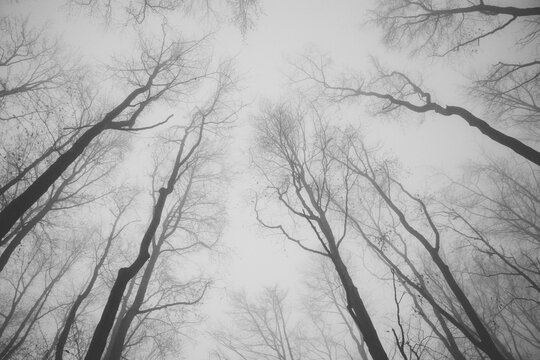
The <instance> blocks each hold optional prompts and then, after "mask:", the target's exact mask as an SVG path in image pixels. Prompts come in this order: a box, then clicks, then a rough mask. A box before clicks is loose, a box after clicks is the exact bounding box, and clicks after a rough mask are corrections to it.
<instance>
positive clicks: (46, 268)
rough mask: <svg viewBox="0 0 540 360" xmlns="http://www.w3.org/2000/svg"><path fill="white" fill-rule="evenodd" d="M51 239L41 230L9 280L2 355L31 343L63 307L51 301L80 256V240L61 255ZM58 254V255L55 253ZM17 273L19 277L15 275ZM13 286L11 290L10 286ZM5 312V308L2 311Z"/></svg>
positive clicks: (0, 345)
mask: <svg viewBox="0 0 540 360" xmlns="http://www.w3.org/2000/svg"><path fill="white" fill-rule="evenodd" d="M50 241H51V240H50V239H47V234H46V233H42V234H41V236H40V237H38V238H37V242H36V243H35V244H34V245H35V250H32V251H30V252H28V253H27V254H28V257H25V259H24V260H26V261H21V262H20V266H19V267H18V268H17V269H12V271H13V272H14V273H12V274H9V275H10V276H9V277H8V278H7V279H6V283H8V284H10V285H11V286H6V287H5V288H6V290H7V292H6V295H7V294H9V293H11V295H12V300H11V301H10V303H9V308H8V309H6V310H7V312H6V313H5V314H6V315H5V316H2V317H3V318H4V319H3V324H2V327H1V328H0V336H1V338H2V341H1V342H0V358H1V359H9V358H12V357H13V356H14V355H15V354H16V353H17V352H19V351H21V350H23V347H24V345H27V344H31V342H30V341H28V338H29V337H30V336H31V334H32V332H33V331H34V330H35V329H36V328H37V327H38V325H39V323H40V322H41V321H43V320H44V319H45V318H46V317H47V316H48V315H49V314H51V313H53V312H55V311H57V310H58V309H59V308H61V306H62V304H55V303H54V301H50V300H51V298H52V297H51V294H52V293H53V289H54V288H55V287H57V286H58V285H59V283H60V281H61V279H62V278H63V277H64V276H65V275H66V274H67V272H68V270H69V269H70V268H71V267H72V266H73V265H74V263H75V262H76V261H77V259H78V258H79V257H80V255H81V250H82V246H80V245H81V244H80V243H72V244H71V246H70V247H69V248H66V249H64V250H66V251H67V254H66V255H65V256H63V257H60V258H58V256H57V253H58V251H59V249H58V248H55V247H53V246H49V245H48V243H49V242H50ZM55 255H56V256H55ZM15 274H17V276H14V275H15ZM10 288H11V289H10ZM2 313H3V314H4V310H3V311H2Z"/></svg>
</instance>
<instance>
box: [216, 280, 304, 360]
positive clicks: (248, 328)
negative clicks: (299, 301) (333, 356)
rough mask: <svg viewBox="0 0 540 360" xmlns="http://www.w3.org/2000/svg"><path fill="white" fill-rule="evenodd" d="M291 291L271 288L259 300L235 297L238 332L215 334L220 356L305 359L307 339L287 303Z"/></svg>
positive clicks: (288, 359)
mask: <svg viewBox="0 0 540 360" xmlns="http://www.w3.org/2000/svg"><path fill="white" fill-rule="evenodd" d="M286 296H287V294H286V293H285V292H284V291H282V290H279V289H278V288H277V287H273V288H267V289H265V290H264V293H263V294H262V295H261V297H260V298H259V299H258V300H256V301H253V302H252V301H249V300H248V298H247V296H246V294H245V293H238V294H236V295H235V296H234V298H233V301H234V308H235V310H234V311H235V321H236V323H237V324H238V328H239V329H238V332H237V333H235V334H232V332H220V333H216V334H215V335H214V337H215V338H216V340H217V341H218V343H219V345H220V348H221V349H220V350H218V351H217V353H216V354H219V355H218V356H219V357H220V358H221V357H224V358H229V356H230V355H227V354H232V356H233V358H239V359H244V360H248V359H280V360H295V359H300V358H302V354H303V353H304V349H303V347H304V345H305V344H304V342H303V341H302V337H301V335H300V331H299V329H298V323H297V322H293V321H292V319H291V314H290V312H289V311H288V307H287V305H286Z"/></svg>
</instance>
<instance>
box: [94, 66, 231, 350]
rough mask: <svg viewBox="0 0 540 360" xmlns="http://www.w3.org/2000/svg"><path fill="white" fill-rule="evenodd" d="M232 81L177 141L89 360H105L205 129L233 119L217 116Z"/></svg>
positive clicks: (224, 80)
mask: <svg viewBox="0 0 540 360" xmlns="http://www.w3.org/2000/svg"><path fill="white" fill-rule="evenodd" d="M230 80H231V79H230V74H227V73H225V72H223V73H222V74H221V76H220V77H219V79H218V83H217V86H216V91H215V94H214V95H213V98H212V99H211V100H210V102H209V104H208V105H207V106H205V107H204V108H202V109H200V110H198V111H197V112H196V113H195V114H194V115H193V117H192V119H191V121H190V123H189V125H188V126H187V127H186V128H185V129H184V133H183V135H182V137H181V138H180V139H178V140H177V141H176V142H177V144H178V151H177V153H176V158H175V160H174V162H173V164H172V168H171V172H170V175H169V176H168V178H167V180H166V182H165V183H164V184H163V186H162V187H161V188H160V189H159V190H158V194H159V196H158V198H157V200H156V201H155V205H154V206H153V211H152V217H151V220H150V223H149V225H148V228H147V229H146V231H145V233H144V236H143V237H142V239H141V242H140V247H139V252H138V254H137V257H136V259H135V260H134V261H133V262H132V263H131V264H130V265H129V266H127V267H123V268H121V269H120V270H119V271H118V274H117V276H116V279H115V281H114V284H113V286H112V288H111V291H110V294H109V297H108V299H107V303H106V305H105V307H104V308H103V312H102V315H101V318H100V321H99V322H98V324H97V326H96V328H95V331H94V335H93V337H92V341H91V343H90V346H89V348H88V351H87V353H86V356H85V359H86V360H90V359H100V358H101V355H102V354H103V351H104V350H105V346H106V343H107V338H108V336H109V333H110V331H111V328H112V326H113V322H114V319H115V317H116V314H117V312H118V308H119V305H120V302H121V301H122V297H123V295H124V292H125V289H126V287H127V285H128V283H129V281H130V280H131V279H133V278H134V277H135V276H136V275H137V273H138V272H139V271H140V270H141V269H142V267H143V266H144V265H145V263H146V262H147V261H148V259H149V258H150V253H149V248H150V245H151V242H152V239H153V238H154V237H155V235H156V231H157V228H158V226H159V224H160V222H161V218H162V213H163V210H164V208H165V203H166V201H167V198H168V197H169V195H171V194H172V192H173V190H174V188H175V186H176V184H177V182H178V181H179V179H180V178H182V177H183V176H184V175H185V174H186V171H187V169H188V168H189V164H190V161H191V160H192V157H193V156H194V154H195V153H196V150H197V149H198V148H199V145H200V144H201V141H202V139H203V133H204V130H205V128H206V127H207V126H209V125H210V126H211V125H212V124H223V123H225V122H226V121H227V119H228V118H229V117H230V116H232V115H228V116H226V117H225V120H224V119H219V117H217V115H216V112H218V111H219V110H221V105H222V102H223V97H224V96H226V92H227V91H228V88H229V87H230V86H231V83H230ZM216 117H217V118H216ZM192 138H193V139H192Z"/></svg>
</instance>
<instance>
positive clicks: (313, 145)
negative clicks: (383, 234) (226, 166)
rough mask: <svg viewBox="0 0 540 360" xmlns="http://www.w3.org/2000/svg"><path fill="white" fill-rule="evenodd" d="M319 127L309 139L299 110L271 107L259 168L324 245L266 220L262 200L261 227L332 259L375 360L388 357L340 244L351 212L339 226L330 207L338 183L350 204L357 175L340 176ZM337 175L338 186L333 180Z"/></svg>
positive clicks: (262, 128) (263, 121)
mask: <svg viewBox="0 0 540 360" xmlns="http://www.w3.org/2000/svg"><path fill="white" fill-rule="evenodd" d="M316 129H317V130H316V131H315V133H316V134H317V136H315V137H313V138H311V137H309V135H308V133H307V132H306V127H305V124H304V119H303V115H302V113H301V112H295V111H293V110H291V109H290V108H288V107H287V106H285V105H282V106H276V107H274V108H268V109H266V111H265V112H264V113H263V114H262V115H261V117H260V118H259V138H258V142H259V144H261V147H260V150H261V160H260V161H259V167H260V168H261V172H262V174H263V176H265V178H266V180H267V183H268V191H269V193H270V195H269V196H270V197H272V198H275V199H276V200H277V201H278V203H279V204H280V205H281V206H283V208H284V210H285V212H288V213H289V214H290V215H291V216H292V217H293V219H299V220H301V221H302V222H305V224H306V225H307V226H309V229H310V231H312V235H311V236H312V237H313V236H315V238H316V239H317V240H318V241H317V243H318V246H317V245H316V247H312V246H310V245H305V241H302V240H301V239H299V238H298V235H293V234H291V233H290V230H287V229H286V228H285V226H283V225H281V224H280V225H275V224H272V223H270V222H268V221H267V220H264V219H263V218H262V216H261V215H260V211H259V209H258V207H257V204H256V206H255V211H256V215H257V219H258V221H259V223H260V224H261V225H263V226H264V227H266V228H268V229H273V230H277V231H278V232H279V233H281V234H282V235H283V236H284V237H285V238H287V239H288V240H289V241H291V242H293V243H295V244H297V245H298V246H300V247H301V248H302V249H304V250H306V251H308V252H311V253H314V254H317V255H321V256H324V257H327V258H329V259H330V260H331V261H332V263H333V264H334V267H335V269H336V272H337V273H338V275H339V277H340V280H341V283H342V285H343V287H344V289H345V293H346V298H347V310H348V312H349V315H350V316H351V317H352V319H353V320H354V323H355V324H356V326H357V327H358V329H359V330H360V332H361V333H362V336H363V338H364V340H365V342H366V345H367V347H368V349H369V352H370V354H371V356H372V358H373V359H375V360H379V359H388V355H387V353H386V351H385V350H384V347H383V345H382V342H381V340H380V338H379V335H378V333H377V330H376V329H375V326H374V324H373V322H372V319H371V316H370V315H369V313H368V311H367V309H366V306H365V304H364V301H363V300H362V298H361V296H360V293H359V291H358V289H357V287H356V285H355V283H354V281H353V279H352V277H351V275H350V273H349V270H348V268H347V265H346V264H345V262H344V261H343V258H342V256H341V253H340V246H341V245H342V242H343V240H344V239H345V236H346V234H347V219H348V218H347V216H345V217H344V218H342V220H341V223H339V222H338V225H336V223H335V221H334V222H333V221H332V218H331V213H330V211H329V205H330V203H331V199H332V197H333V191H334V190H333V187H334V186H340V187H341V188H342V189H343V192H342V196H343V201H344V203H345V204H348V200H349V199H348V190H349V188H350V186H351V183H350V181H352V179H351V176H350V173H349V172H348V171H349V170H348V169H347V170H346V171H345V173H343V174H340V175H342V176H336V171H339V169H337V168H336V163H335V161H334V160H332V159H331V158H330V156H329V153H328V144H329V142H330V137H329V136H327V134H326V132H325V131H324V126H320V127H318V128H316ZM311 141H313V142H311ZM331 174H332V175H331ZM336 178H338V180H337V181H336V182H337V184H335V183H334V180H333V179H336ZM346 206H347V205H346ZM295 227H296V226H295Z"/></svg>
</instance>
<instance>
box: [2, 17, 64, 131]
mask: <svg viewBox="0 0 540 360" xmlns="http://www.w3.org/2000/svg"><path fill="white" fill-rule="evenodd" d="M0 49H2V51H1V53H0V69H2V70H3V72H2V77H1V78H0V121H8V120H18V119H21V118H23V117H25V116H27V115H29V114H32V113H37V112H44V111H45V106H44V104H43V102H44V100H46V99H44V98H46V96H47V93H49V92H50V90H53V89H55V88H58V87H60V86H63V85H65V81H66V80H67V79H65V77H66V76H67V75H68V71H66V69H63V68H62V66H61V65H60V64H59V62H58V61H57V59H56V56H57V52H58V46H57V44H56V43H55V42H54V41H50V40H47V39H46V38H45V36H44V32H43V29H32V28H31V26H30V25H29V21H28V19H25V18H21V17H7V16H3V17H0Z"/></svg>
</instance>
